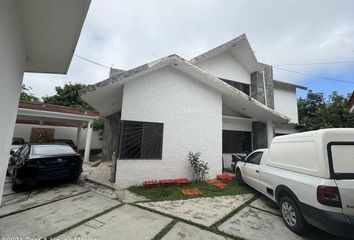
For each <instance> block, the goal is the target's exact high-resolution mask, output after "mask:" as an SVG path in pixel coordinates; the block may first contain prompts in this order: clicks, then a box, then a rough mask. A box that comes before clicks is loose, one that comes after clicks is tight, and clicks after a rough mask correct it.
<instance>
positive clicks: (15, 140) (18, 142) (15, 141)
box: [12, 138, 25, 145]
mask: <svg viewBox="0 0 354 240" xmlns="http://www.w3.org/2000/svg"><path fill="white" fill-rule="evenodd" d="M23 144H25V140H24V139H23V138H12V145H23Z"/></svg>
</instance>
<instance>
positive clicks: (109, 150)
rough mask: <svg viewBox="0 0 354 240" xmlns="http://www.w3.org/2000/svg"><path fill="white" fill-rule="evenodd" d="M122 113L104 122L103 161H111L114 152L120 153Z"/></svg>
mask: <svg viewBox="0 0 354 240" xmlns="http://www.w3.org/2000/svg"><path fill="white" fill-rule="evenodd" d="M120 117H121V112H117V113H114V114H112V115H110V116H107V117H106V118H105V121H104V130H103V139H102V140H103V146H102V160H103V161H111V160H112V154H113V152H116V153H117V151H118V140H119V124H120Z"/></svg>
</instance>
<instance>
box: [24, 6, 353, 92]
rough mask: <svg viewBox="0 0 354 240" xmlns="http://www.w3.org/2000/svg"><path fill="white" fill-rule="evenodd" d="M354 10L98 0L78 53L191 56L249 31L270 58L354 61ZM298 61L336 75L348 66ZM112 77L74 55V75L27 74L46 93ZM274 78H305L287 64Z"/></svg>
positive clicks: (259, 51)
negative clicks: (71, 85)
mask: <svg viewBox="0 0 354 240" xmlns="http://www.w3.org/2000/svg"><path fill="white" fill-rule="evenodd" d="M353 10H354V1H350V0H342V1H337V0H327V1H324V0H312V1H305V0H286V1H285V0H273V1H264V0H258V1H250V0H243V1H235V0H194V1H192V0H169V1H166V0H131V1H117V0H99V1H98V0H97V1H92V3H91V7H90V10H89V13H88V16H87V18H86V22H85V24H84V28H83V30H82V33H81V36H80V40H79V43H78V46H77V49H76V52H75V53H76V54H78V55H81V56H83V57H86V58H89V59H91V60H94V61H97V62H99V63H102V64H105V65H108V66H111V65H113V66H114V67H115V68H123V69H129V68H133V67H135V66H137V65H140V64H143V63H145V62H148V61H152V60H155V59H157V58H160V57H163V56H166V55H169V54H172V53H176V54H178V55H180V56H182V57H185V58H187V59H189V58H192V57H194V56H196V55H198V54H200V53H202V52H204V51H207V50H209V49H211V48H213V47H216V46H218V45H220V44H222V43H224V42H226V41H228V40H230V39H232V38H234V37H236V36H238V35H240V34H242V33H246V34H247V36H248V39H249V41H250V43H251V45H252V48H253V50H254V51H255V52H256V56H257V58H258V60H259V61H261V62H265V63H268V64H284V63H304V62H305V63H306V62H323V61H338V60H346V59H349V60H353V59H354V52H353V51H354V44H353V43H354V24H353V23H354V14H353ZM288 68H290V67H288ZM292 68H293V69H296V70H298V71H306V72H309V73H313V74H316V73H321V72H322V71H329V72H330V73H331V74H334V75H335V74H336V73H339V72H340V71H344V70H348V66H347V65H331V66H323V65H322V66H316V67H311V68H310V67H296V68H294V67H292ZM107 76H108V69H106V68H102V67H99V66H96V65H94V64H91V63H88V62H85V61H83V60H81V59H78V58H76V57H74V58H73V61H72V63H71V66H70V69H69V72H68V74H67V75H50V74H29V73H28V74H26V75H25V84H27V85H29V86H31V87H32V88H33V92H34V93H35V94H36V95H38V96H45V95H47V94H48V95H50V94H54V87H55V86H57V85H63V84H64V83H65V82H69V81H71V82H81V83H86V84H92V83H95V82H98V81H101V80H103V79H105V78H106V77H107ZM275 77H276V78H277V79H281V80H285V81H297V80H299V79H302V77H301V76H297V75H295V74H291V73H286V72H281V71H275Z"/></svg>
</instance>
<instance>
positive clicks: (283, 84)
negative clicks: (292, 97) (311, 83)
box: [273, 80, 307, 90]
mask: <svg viewBox="0 0 354 240" xmlns="http://www.w3.org/2000/svg"><path fill="white" fill-rule="evenodd" d="M273 82H274V84H275V85H279V86H285V87H294V88H298V89H301V90H307V87H305V86H301V85H297V84H294V83H288V82H282V81H279V80H273Z"/></svg>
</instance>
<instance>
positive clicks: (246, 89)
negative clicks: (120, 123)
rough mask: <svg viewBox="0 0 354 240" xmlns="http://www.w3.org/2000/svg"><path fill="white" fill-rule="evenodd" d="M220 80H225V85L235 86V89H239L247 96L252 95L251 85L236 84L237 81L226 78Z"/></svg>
mask: <svg viewBox="0 0 354 240" xmlns="http://www.w3.org/2000/svg"><path fill="white" fill-rule="evenodd" d="M220 79H221V80H223V81H224V82H225V83H227V84H229V85H231V86H233V87H234V88H237V89H238V90H240V91H241V92H243V93H246V94H247V95H250V85H249V84H245V83H241V82H236V81H232V80H228V79H224V78H220Z"/></svg>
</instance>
